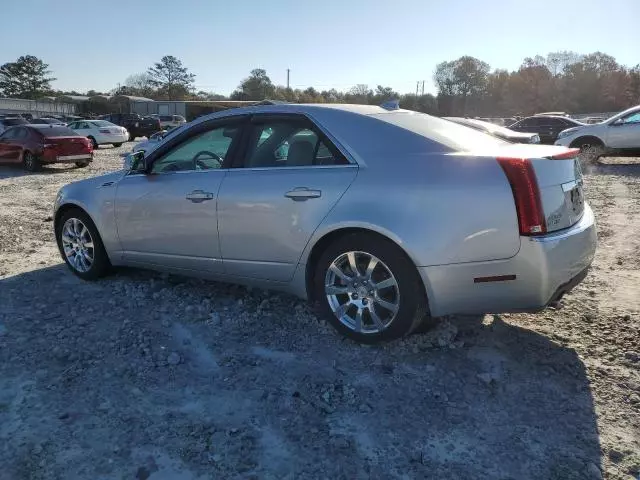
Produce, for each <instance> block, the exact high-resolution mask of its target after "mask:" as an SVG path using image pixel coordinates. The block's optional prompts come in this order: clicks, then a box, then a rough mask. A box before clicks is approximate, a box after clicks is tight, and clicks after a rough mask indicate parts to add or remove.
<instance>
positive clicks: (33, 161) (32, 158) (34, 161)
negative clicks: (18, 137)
mask: <svg viewBox="0 0 640 480" xmlns="http://www.w3.org/2000/svg"><path fill="white" fill-rule="evenodd" d="M22 165H23V167H24V169H25V170H27V171H28V172H37V171H39V170H40V169H41V168H42V163H41V162H40V159H39V158H38V156H37V155H34V154H33V153H31V152H24V153H23V154H22Z"/></svg>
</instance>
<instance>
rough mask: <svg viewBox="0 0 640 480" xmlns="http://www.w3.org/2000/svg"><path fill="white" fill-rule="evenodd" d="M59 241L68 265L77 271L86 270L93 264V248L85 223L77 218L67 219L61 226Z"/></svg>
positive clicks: (82, 271) (83, 271)
mask: <svg viewBox="0 0 640 480" xmlns="http://www.w3.org/2000/svg"><path fill="white" fill-rule="evenodd" d="M61 241H62V248H63V251H64V255H65V257H66V258H67V261H68V262H69V265H71V266H72V267H73V268H74V269H76V270H77V271H78V272H81V273H85V272H88V271H89V270H90V269H91V266H92V265H93V260H94V255H95V250H94V247H93V238H91V232H89V229H88V228H87V227H86V225H85V224H84V223H82V221H81V220H79V219H77V218H70V219H68V220H67V221H66V222H65V223H64V225H63V226H62V232H61Z"/></svg>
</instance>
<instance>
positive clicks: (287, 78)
mask: <svg viewBox="0 0 640 480" xmlns="http://www.w3.org/2000/svg"><path fill="white" fill-rule="evenodd" d="M288 89H289V69H288V68H287V90H288Z"/></svg>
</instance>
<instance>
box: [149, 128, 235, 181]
mask: <svg viewBox="0 0 640 480" xmlns="http://www.w3.org/2000/svg"><path fill="white" fill-rule="evenodd" d="M238 132H240V129H239V128H228V127H217V128H214V129H212V130H208V131H206V132H202V133H200V134H198V135H195V136H193V137H191V138H189V139H187V140H186V141H184V142H183V143H181V144H180V145H178V146H176V147H175V148H173V149H172V150H171V151H169V152H167V153H166V154H165V155H164V156H163V157H161V158H159V159H158V160H157V161H156V162H154V164H153V167H152V169H151V171H152V172H153V173H168V172H183V171H189V170H211V169H217V168H221V167H222V163H223V162H224V159H225V157H226V155H227V153H228V152H229V148H230V147H231V142H232V141H233V139H234V138H235V136H236V135H237V134H238Z"/></svg>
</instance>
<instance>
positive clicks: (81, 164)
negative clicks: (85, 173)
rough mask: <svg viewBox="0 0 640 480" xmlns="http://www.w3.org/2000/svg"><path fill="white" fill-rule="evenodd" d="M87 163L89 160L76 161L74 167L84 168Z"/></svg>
mask: <svg viewBox="0 0 640 480" xmlns="http://www.w3.org/2000/svg"><path fill="white" fill-rule="evenodd" d="M88 165H89V162H76V167H78V168H84V167H86V166H88Z"/></svg>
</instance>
